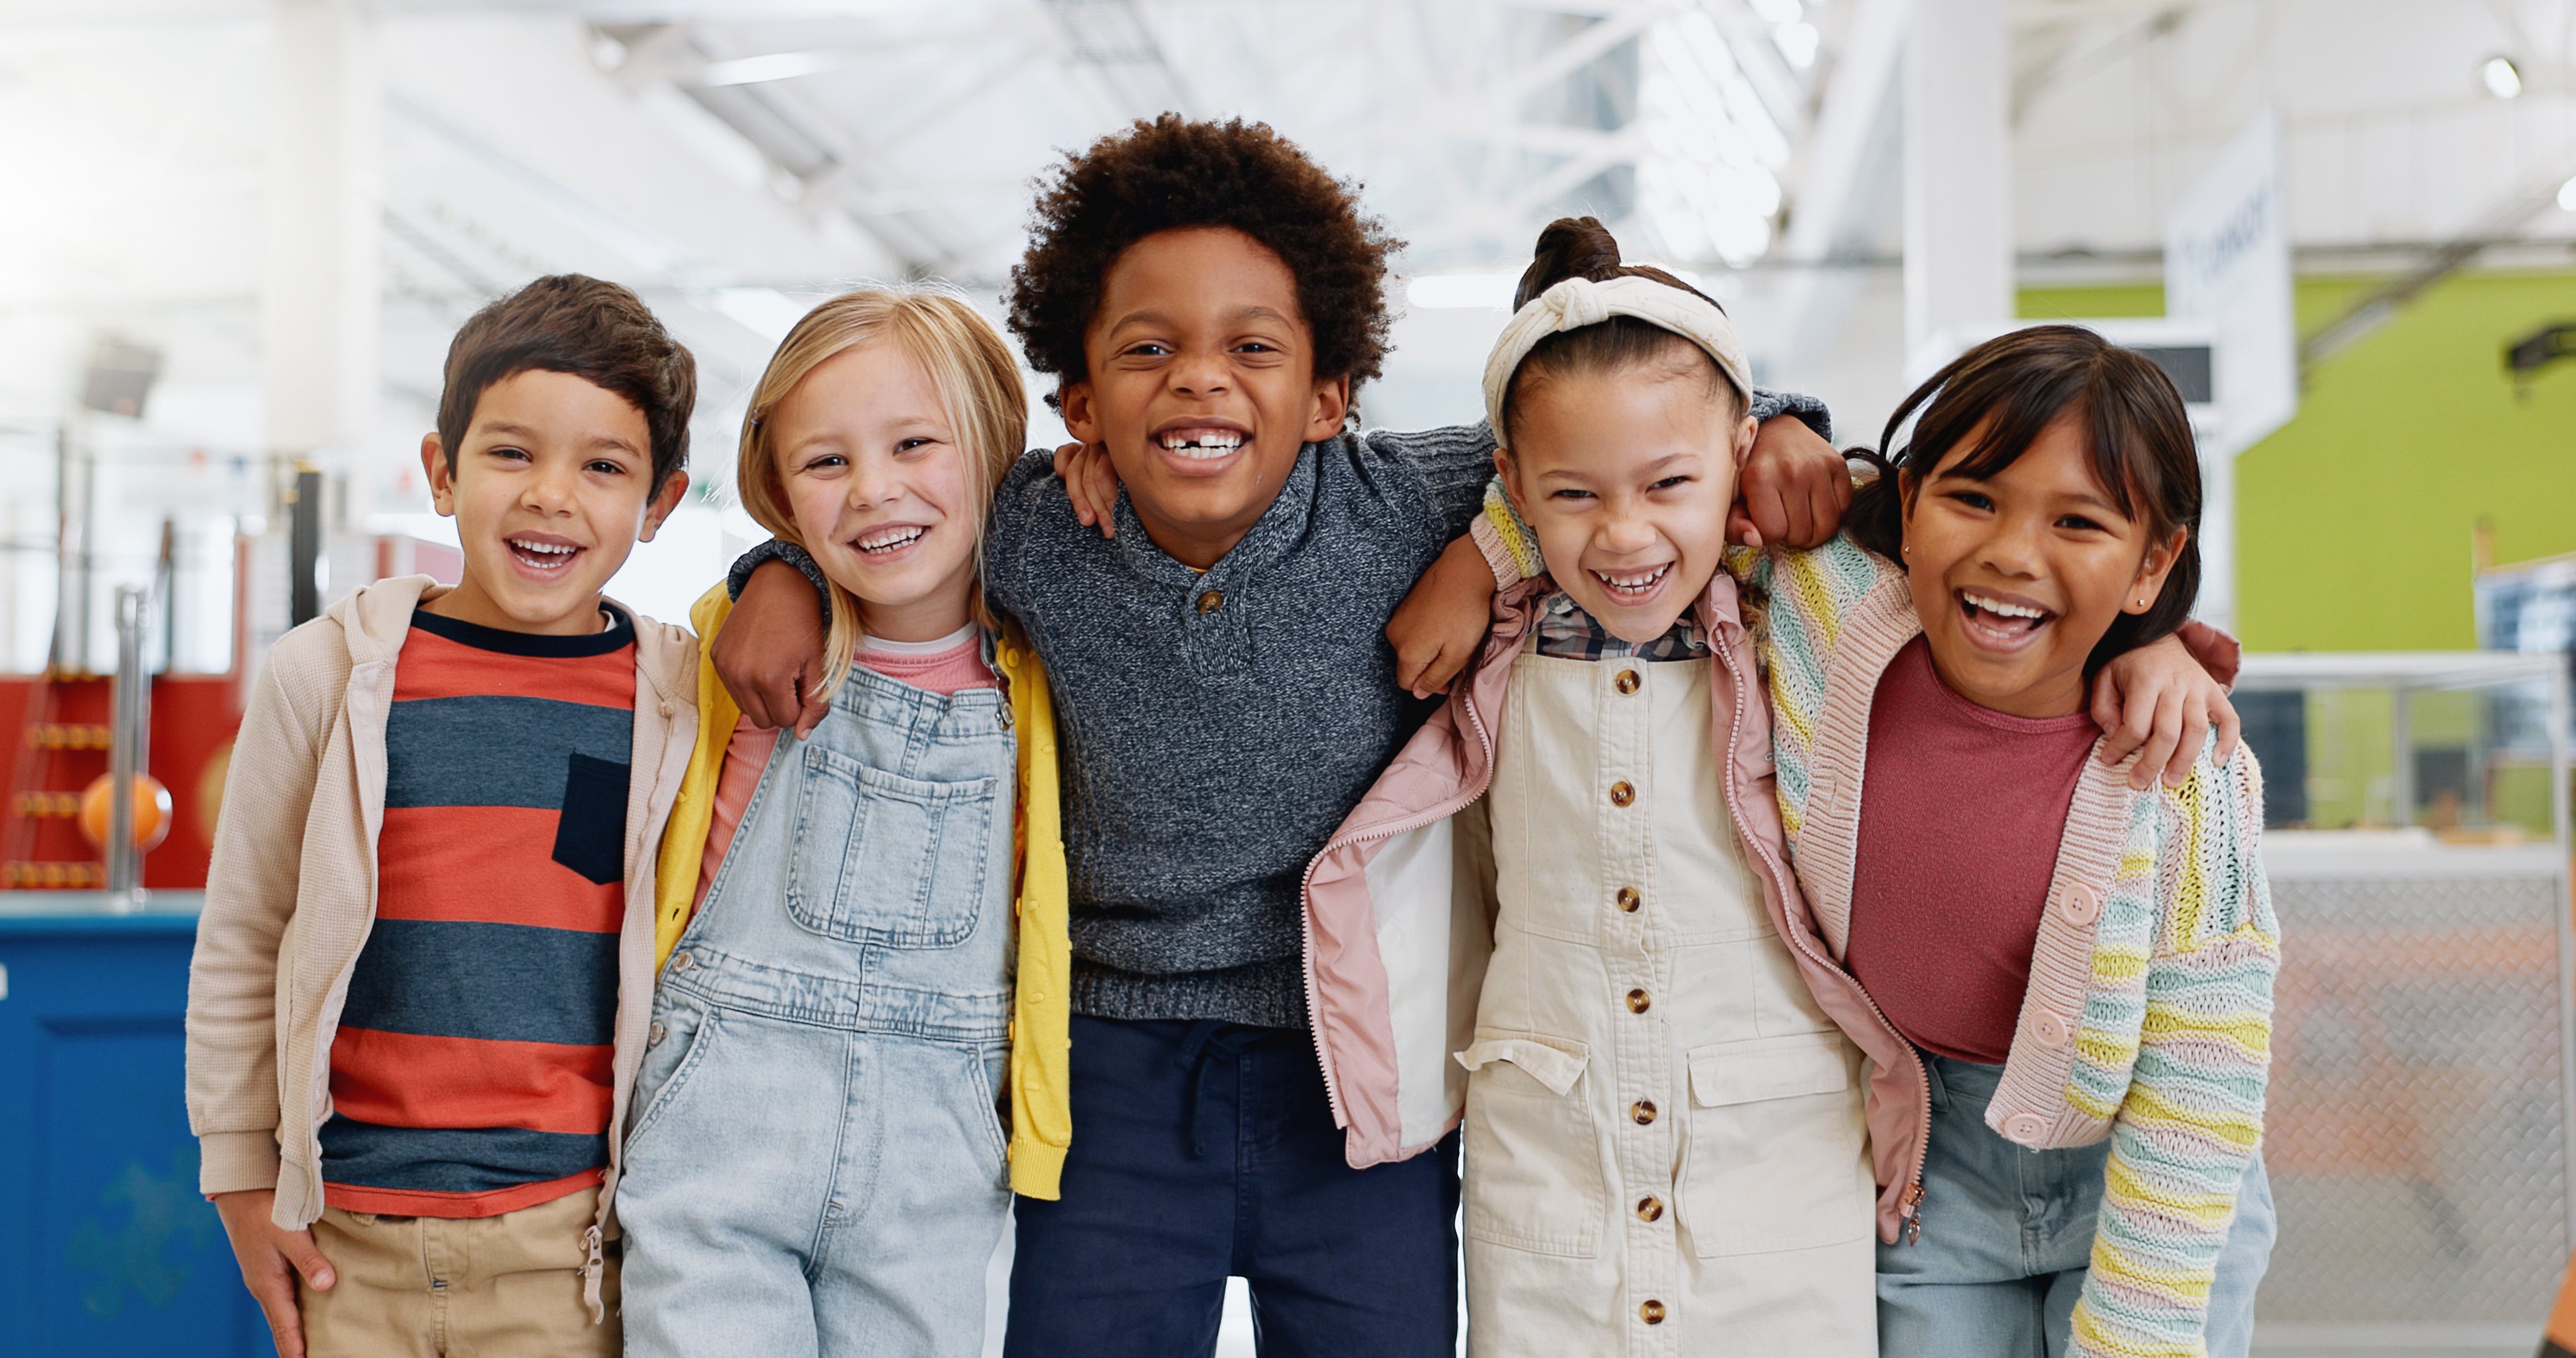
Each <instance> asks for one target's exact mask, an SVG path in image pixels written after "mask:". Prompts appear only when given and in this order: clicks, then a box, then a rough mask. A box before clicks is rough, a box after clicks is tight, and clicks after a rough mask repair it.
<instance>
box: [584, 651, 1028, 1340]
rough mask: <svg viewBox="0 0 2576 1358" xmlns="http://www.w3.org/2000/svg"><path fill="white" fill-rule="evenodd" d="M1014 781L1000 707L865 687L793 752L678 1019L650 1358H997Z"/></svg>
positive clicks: (686, 960)
mask: <svg viewBox="0 0 2576 1358" xmlns="http://www.w3.org/2000/svg"><path fill="white" fill-rule="evenodd" d="M1013 765H1014V757H1013V745H1012V735H1011V731H1010V725H1009V720H1008V716H1007V710H1006V709H1004V708H1002V707H1001V695H1000V694H998V693H997V692H995V691H994V690H991V689H980V690H979V689H970V690H967V691H965V692H962V693H959V694H957V695H955V696H954V697H948V698H943V697H941V696H939V695H937V694H933V693H928V692H924V691H923V690H920V689H916V688H912V687H910V686H908V685H904V684H900V683H897V682H896V681H894V680H891V679H887V678H885V677H884V676H882V675H879V674H876V673H874V672H873V671H870V670H867V669H865V668H860V669H855V670H852V671H851V672H850V677H849V679H848V680H847V681H846V682H845V683H844V684H843V686H842V688H841V690H840V692H839V694H838V695H836V697H835V699H834V702H833V704H832V711H831V715H829V716H827V717H825V718H824V719H823V723H822V725H820V726H818V727H816V728H815V731H814V734H813V735H812V737H810V738H809V739H806V740H803V741H799V740H796V739H795V738H794V737H793V736H784V737H782V738H781V739H780V740H779V742H778V748H777V751H776V752H775V753H774V754H773V755H772V756H771V758H770V763H769V767H768V769H767V771H766V772H765V773H763V775H762V777H761V781H760V787H759V790H758V791H756V792H754V793H753V794H752V799H751V802H750V804H749V805H748V806H746V807H745V808H744V811H743V819H742V826H741V828H740V829H739V830H738V831H737V832H736V833H735V836H734V842H733V845H732V847H731V849H730V850H728V851H727V853H726V854H725V858H724V863H723V865H722V867H721V868H719V869H718V872H717V876H716V879H715V882H714V883H713V884H712V886H711V887H710V888H709V890H708V893H707V899H706V902H705V904H704V905H703V906H702V907H701V908H700V909H699V911H698V914H697V917H696V918H695V919H693V920H692V921H690V924H689V928H688V931H687V932H686V933H684V934H682V935H681V937H680V941H679V944H678V947H677V948H676V949H675V950H674V951H673V952H672V954H671V960H670V962H669V963H668V964H667V965H666V966H665V967H664V968H663V970H662V976H661V985H660V989H659V992H658V993H657V994H656V995H655V997H654V1003H653V1028H652V1037H651V1045H650V1046H649V1047H648V1048H647V1049H646V1051H645V1054H644V1064H643V1069H642V1071H641V1072H640V1073H639V1074H638V1076H637V1077H636V1084H635V1096H634V1107H635V1109H636V1112H635V1114H634V1121H633V1126H632V1130H631V1132H630V1133H629V1135H628V1138H627V1143H626V1165H625V1177H624V1180H623V1182H622V1183H621V1184H620V1185H619V1189H618V1196H617V1212H618V1217H619V1220H620V1221H621V1222H622V1223H623V1224H624V1227H625V1232H626V1257H625V1271H624V1277H623V1282H624V1305H623V1307H622V1310H623V1313H624V1315H625V1320H626V1352H627V1354H628V1358H642V1356H644V1355H653V1356H655V1358H660V1356H662V1355H669V1356H670V1358H679V1356H680V1355H691V1356H692V1358H694V1355H701V1354H716V1353H726V1354H731V1353H741V1354H759V1355H762V1358H827V1356H831V1355H848V1356H849V1358H859V1356H860V1355H876V1354H903V1355H906V1358H975V1355H978V1354H980V1353H981V1352H982V1351H983V1341H984V1312H985V1306H984V1272H985V1266H986V1263H987V1261H988V1260H989V1259H990V1258H991V1257H992V1253H993V1249H994V1246H996V1245H997V1244H999V1243H1000V1242H1001V1235H1002V1224H1003V1221H1004V1220H1005V1218H1006V1216H1007V1215H1008V1212H1009V1208H1010V1194H1009V1192H1008V1190H1007V1189H1006V1188H1005V1187H1004V1184H1005V1177H1004V1169H1003V1156H1004V1149H1005V1142H1004V1137H1003V1132H1002V1125H1001V1121H1000V1118H999V1116H998V1114H997V1112H996V1110H995V1107H994V1099H995V1096H996V1094H997V1093H998V1092H999V1090H1000V1089H1001V1088H1002V1087H1003V1070H1002V1067H1003V1061H1004V1057H1005V1054H1006V1052H1007V1050H1008V1048H1007V1045H1006V1041H1007V1033H1008V1022H1009V1006H1010V987H1009V978H1008V966H1009V959H1008V948H1009V941H1010V931H1011V917H1010V904H1011V903H1010V888H1011V853H1012V847H1011V816H1012V811H1011V807H1012V802H1013V788H1014V777H1015V770H1014V767H1013Z"/></svg>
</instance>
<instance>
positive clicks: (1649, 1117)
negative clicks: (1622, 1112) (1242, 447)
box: [1628, 1099, 1655, 1127]
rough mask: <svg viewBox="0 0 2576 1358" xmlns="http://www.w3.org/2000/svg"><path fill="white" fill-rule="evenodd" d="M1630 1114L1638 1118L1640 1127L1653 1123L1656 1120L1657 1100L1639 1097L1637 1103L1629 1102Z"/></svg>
mask: <svg viewBox="0 0 2576 1358" xmlns="http://www.w3.org/2000/svg"><path fill="white" fill-rule="evenodd" d="M1628 1116H1630V1117H1632V1118H1635V1119H1636V1120H1637V1125H1638V1126H1640V1127H1643V1126H1646V1125H1648V1124H1650V1123H1652V1122H1653V1121H1654V1120H1655V1101H1654V1100H1652V1099H1639V1100H1637V1101H1636V1102H1635V1103H1632V1104H1629V1105H1628Z"/></svg>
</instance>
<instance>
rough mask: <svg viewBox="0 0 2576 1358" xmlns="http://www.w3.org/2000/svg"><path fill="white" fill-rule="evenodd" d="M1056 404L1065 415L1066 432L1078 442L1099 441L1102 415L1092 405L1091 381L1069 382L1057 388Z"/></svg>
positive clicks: (1059, 411) (1057, 408)
mask: <svg viewBox="0 0 2576 1358" xmlns="http://www.w3.org/2000/svg"><path fill="white" fill-rule="evenodd" d="M1055 406H1056V410H1057V412H1058V413H1059V414H1062V415H1063V416H1064V432H1066V433H1068V434H1071V435H1073V438H1074V441H1075V442H1076V443H1099V442H1101V437H1100V415H1099V412H1098V411H1096V410H1094V409H1093V408H1092V405H1091V384H1090V383H1089V382H1067V383H1065V384H1064V385H1062V386H1060V387H1057V388H1056V389H1055Z"/></svg>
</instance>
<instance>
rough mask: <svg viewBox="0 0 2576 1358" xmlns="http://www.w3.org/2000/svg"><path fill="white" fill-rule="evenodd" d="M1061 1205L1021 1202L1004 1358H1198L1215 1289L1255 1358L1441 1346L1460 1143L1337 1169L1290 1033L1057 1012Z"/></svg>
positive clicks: (1325, 1123) (1312, 1084)
mask: <svg viewBox="0 0 2576 1358" xmlns="http://www.w3.org/2000/svg"><path fill="white" fill-rule="evenodd" d="M1072 1092H1073V1149H1072V1154H1071V1155H1070V1156H1068V1157H1067V1158H1066V1160H1065V1165H1064V1196H1063V1198H1062V1199H1061V1200H1059V1201H1056V1202H1038V1201H1035V1200H1032V1199H1029V1198H1021V1199H1019V1200H1018V1203H1017V1205H1016V1208H1015V1211H1016V1212H1017V1215H1018V1219H1019V1239H1018V1242H1017V1253H1016V1256H1015V1258H1014V1259H1013V1263H1012V1268H1011V1317H1010V1331H1009V1333H1008V1335H1007V1336H1006V1337H1005V1339H1004V1341H1003V1347H1002V1352H1003V1354H1004V1355H1005V1358H1095V1355H1096V1358H1205V1355H1207V1354H1210V1353H1213V1352H1214V1351H1215V1349H1216V1334H1217V1324H1218V1321H1219V1319H1220V1318H1221V1315H1222V1313H1223V1310H1224V1304H1225V1280H1226V1279H1227V1278H1228V1277H1229V1276H1233V1277H1241V1278H1243V1279H1244V1280H1245V1281H1246V1282H1247V1283H1248V1284H1249V1285H1250V1286H1251V1290H1252V1316H1253V1324H1254V1328H1255V1331H1256V1333H1257V1335H1258V1337H1259V1341H1260V1348H1261V1352H1262V1354H1263V1355H1264V1358H1377V1356H1378V1355H1389V1356H1390V1358H1451V1355H1454V1354H1455V1353H1456V1352H1457V1351H1458V1333H1457V1325H1458V1283H1457V1278H1458V1272H1457V1257H1458V1235H1457V1218H1458V1141H1457V1137H1456V1136H1455V1134H1452V1135H1451V1136H1450V1137H1449V1138H1448V1139H1447V1140H1444V1141H1442V1142H1441V1143H1440V1145H1439V1146H1438V1148H1436V1149H1434V1150H1431V1151H1428V1152H1425V1153H1423V1154H1421V1155H1418V1156H1415V1157H1414V1158H1412V1159H1410V1160H1407V1161H1404V1162H1402V1163H1400V1164H1393V1165H1378V1166H1375V1167H1373V1168H1370V1169H1364V1170H1361V1169H1352V1168H1351V1167H1350V1165H1349V1163H1348V1162H1347V1161H1345V1160H1344V1159H1343V1134H1342V1132H1341V1130H1340V1129H1339V1128H1336V1127H1335V1126H1333V1113H1332V1106H1331V1104H1330V1103H1329V1102H1328V1101H1327V1099H1326V1098H1325V1095H1324V1076H1323V1072H1322V1071H1321V1070H1319V1069H1317V1067H1316V1064H1315V1049H1314V1041H1313V1039H1312V1038H1311V1037H1310V1036H1308V1035H1307V1034H1306V1033H1303V1032H1298V1031H1293V1030H1283V1029H1275V1028H1247V1027H1239V1026H1234V1025H1226V1024H1214V1023H1186V1022H1152V1023H1137V1022H1121V1021H1117V1020H1112V1019H1096V1018H1084V1017H1081V1016H1079V1015H1076V1016H1075V1018H1074V1020H1073V1091H1072Z"/></svg>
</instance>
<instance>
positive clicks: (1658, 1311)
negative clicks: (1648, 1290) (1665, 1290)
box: [1637, 1301, 1664, 1325]
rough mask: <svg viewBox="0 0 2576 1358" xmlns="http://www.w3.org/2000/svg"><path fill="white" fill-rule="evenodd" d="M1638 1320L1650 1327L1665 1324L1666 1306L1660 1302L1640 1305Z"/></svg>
mask: <svg viewBox="0 0 2576 1358" xmlns="http://www.w3.org/2000/svg"><path fill="white" fill-rule="evenodd" d="M1637 1319H1639V1320H1642V1321H1644V1322H1646V1323H1647V1324H1649V1325H1661V1324H1663V1323H1664V1304H1663V1303H1662V1302H1659V1301H1649V1302H1641V1303H1639V1304H1638V1307H1637Z"/></svg>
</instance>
